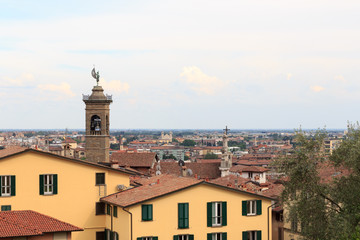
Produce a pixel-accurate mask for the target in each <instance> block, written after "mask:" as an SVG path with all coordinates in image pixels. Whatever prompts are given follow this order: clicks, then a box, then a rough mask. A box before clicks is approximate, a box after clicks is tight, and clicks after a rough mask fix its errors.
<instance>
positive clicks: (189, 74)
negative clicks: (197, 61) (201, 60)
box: [180, 66, 225, 95]
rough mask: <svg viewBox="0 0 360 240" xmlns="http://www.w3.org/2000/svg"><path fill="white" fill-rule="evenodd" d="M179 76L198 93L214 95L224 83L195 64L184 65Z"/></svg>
mask: <svg viewBox="0 0 360 240" xmlns="http://www.w3.org/2000/svg"><path fill="white" fill-rule="evenodd" d="M180 77H182V80H183V81H185V82H186V83H188V84H189V85H190V86H191V89H192V90H194V91H195V92H197V93H198V94H206V95H214V94H215V93H216V92H217V91H218V90H219V89H221V88H222V87H224V85H225V82H223V81H221V80H219V79H218V78H216V77H212V76H209V75H206V74H205V73H203V72H202V71H201V70H200V69H199V68H198V67H195V66H192V67H184V69H183V72H182V73H181V74H180Z"/></svg>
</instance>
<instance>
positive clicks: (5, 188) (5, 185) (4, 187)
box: [1, 175, 11, 197]
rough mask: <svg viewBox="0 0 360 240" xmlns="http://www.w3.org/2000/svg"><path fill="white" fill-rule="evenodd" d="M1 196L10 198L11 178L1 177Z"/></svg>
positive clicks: (7, 176) (8, 176)
mask: <svg viewBox="0 0 360 240" xmlns="http://www.w3.org/2000/svg"><path fill="white" fill-rule="evenodd" d="M1 196H2V197H7V196H11V176H10V175H5V176H1Z"/></svg>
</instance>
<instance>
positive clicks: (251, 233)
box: [242, 231, 261, 240]
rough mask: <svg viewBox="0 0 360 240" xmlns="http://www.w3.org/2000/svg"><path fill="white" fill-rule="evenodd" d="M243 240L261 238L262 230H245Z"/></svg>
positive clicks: (259, 239)
mask: <svg viewBox="0 0 360 240" xmlns="http://www.w3.org/2000/svg"><path fill="white" fill-rule="evenodd" d="M242 240H261V231H247V232H243V239H242Z"/></svg>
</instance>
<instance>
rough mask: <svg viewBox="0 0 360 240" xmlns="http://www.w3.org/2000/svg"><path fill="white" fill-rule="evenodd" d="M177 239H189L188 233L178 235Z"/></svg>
mask: <svg viewBox="0 0 360 240" xmlns="http://www.w3.org/2000/svg"><path fill="white" fill-rule="evenodd" d="M178 236H179V240H189V235H178Z"/></svg>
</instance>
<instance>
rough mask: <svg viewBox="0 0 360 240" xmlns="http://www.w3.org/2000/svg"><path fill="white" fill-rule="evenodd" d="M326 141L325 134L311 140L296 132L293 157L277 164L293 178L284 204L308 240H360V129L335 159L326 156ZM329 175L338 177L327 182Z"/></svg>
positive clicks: (352, 131) (286, 183)
mask: <svg viewBox="0 0 360 240" xmlns="http://www.w3.org/2000/svg"><path fill="white" fill-rule="evenodd" d="M326 136H327V134H326V131H325V130H319V131H317V132H316V133H314V134H312V135H310V136H309V135H307V134H305V133H304V132H303V131H301V130H299V131H297V132H296V135H295V139H294V140H295V141H296V142H297V144H296V148H295V150H294V152H293V154H292V155H290V156H289V155H285V156H283V157H280V158H279V159H278V160H277V161H276V166H277V167H278V168H279V170H280V172H283V173H284V174H285V175H286V176H287V178H288V180H287V181H284V186H285V188H284V191H283V193H282V196H281V200H282V202H283V204H284V207H285V208H286V209H287V210H288V212H289V214H288V216H287V217H288V219H290V220H292V221H295V220H297V221H299V223H300V226H301V234H302V235H303V237H304V238H305V239H314V240H320V239H330V240H332V239H334V240H335V239H344V240H345V239H359V238H358V237H357V236H359V228H360V225H359V224H360V191H359V189H360V161H359V159H360V128H359V126H356V128H355V127H354V126H350V128H349V131H348V135H347V138H346V139H345V140H344V141H343V142H342V143H341V145H340V146H339V148H338V149H336V150H335V151H334V152H333V155H332V156H331V157H330V158H328V157H326V156H325V154H324V138H325V137H326ZM336 168H340V169H342V172H337V170H335V169H336ZM325 170H326V171H334V172H333V176H331V177H330V178H324V175H323V174H322V173H324V172H326V171H325Z"/></svg>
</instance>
